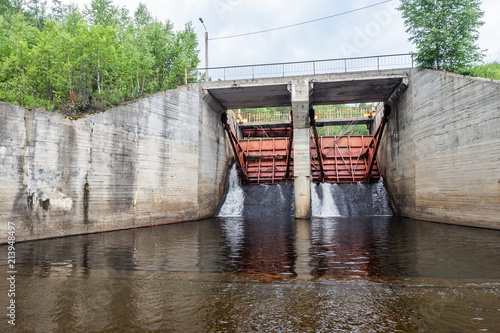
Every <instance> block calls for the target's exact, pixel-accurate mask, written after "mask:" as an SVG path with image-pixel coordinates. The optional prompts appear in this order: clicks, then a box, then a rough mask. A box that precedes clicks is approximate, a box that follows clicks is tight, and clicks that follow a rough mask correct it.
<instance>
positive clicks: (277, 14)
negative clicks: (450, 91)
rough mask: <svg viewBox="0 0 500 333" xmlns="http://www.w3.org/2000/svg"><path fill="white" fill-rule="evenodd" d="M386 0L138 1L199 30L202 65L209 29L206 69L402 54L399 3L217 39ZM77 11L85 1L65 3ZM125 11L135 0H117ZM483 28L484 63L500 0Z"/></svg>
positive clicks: (405, 48)
mask: <svg viewBox="0 0 500 333" xmlns="http://www.w3.org/2000/svg"><path fill="white" fill-rule="evenodd" d="M383 1H384V0H351V1H345V0H309V1H305V0H286V1H285V0H281V1H278V0H143V1H141V2H143V3H145V4H146V5H147V7H148V8H149V10H150V11H151V12H152V14H153V16H155V17H156V18H158V19H160V20H162V21H165V20H166V19H169V20H170V21H171V22H172V23H173V24H174V28H175V30H180V29H182V27H183V26H184V24H185V23H186V22H188V21H192V22H193V26H194V28H195V30H196V33H197V34H198V43H199V49H200V60H201V63H200V67H204V61H205V29H204V27H203V25H202V24H201V22H200V21H199V17H202V18H203V20H204V22H205V25H206V27H207V30H208V33H209V39H212V38H213V40H209V45H208V47H209V51H208V53H209V67H217V66H231V65H247V64H261V63H274V62H287V61H306V60H320V59H334V58H344V57H358V56H359V57H362V56H371V55H383V54H395V53H407V52H410V51H414V47H413V45H412V44H411V43H410V42H408V35H407V34H406V32H405V28H404V25H403V20H402V19H401V13H400V12H398V11H397V10H395V8H396V7H397V6H398V5H399V0H392V1H389V2H387V3H383V4H380V5H377V6H374V7H370V8H367V9H363V10H359V11H356V12H352V13H347V14H343V15H340V16H336V17H332V18H329V19H325V20H320V21H316V22H313V23H309V24H304V25H298V26H294V27H291V28H285V29H279V30H274V31H271V32H266V33H260V34H254V35H247V36H242V37H235V38H227V39H216V38H218V37H226V36H233V35H239V34H245V33H251V32H256V31H261V30H267V29H273V28H277V27H283V26H288V25H294V24H297V23H301V22H305V21H310V20H315V19H320V18H323V17H328V16H332V15H336V14H341V13H344V12H347V11H352V10H356V9H359V8H362V7H366V6H370V5H375V4H377V3H381V2H383ZM62 2H63V3H66V4H68V3H76V4H77V5H78V6H79V7H80V8H83V6H84V5H85V4H88V3H90V0H63V1H62ZM113 3H114V4H115V5H116V6H120V7H122V6H125V7H127V8H128V9H129V10H130V11H131V14H133V12H134V11H135V9H136V8H137V5H138V4H139V1H134V0H115V1H114V2H113ZM482 9H483V11H484V12H485V16H484V18H483V20H484V21H485V25H484V26H483V27H482V28H481V30H480V40H479V46H480V47H481V48H482V49H488V50H487V52H486V54H487V58H486V59H485V60H487V61H493V60H498V61H500V38H499V37H500V36H499V32H500V20H498V14H499V13H500V1H498V0H483V4H482Z"/></svg>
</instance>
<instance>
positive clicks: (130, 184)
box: [0, 84, 232, 242]
mask: <svg viewBox="0 0 500 333" xmlns="http://www.w3.org/2000/svg"><path fill="white" fill-rule="evenodd" d="M224 110H225V109H224V108H223V107H222V106H221V105H220V104H219V103H218V102H217V101H216V100H214V99H213V98H212V97H211V96H210V95H204V94H203V92H202V89H201V88H200V86H199V85H196V84H195V85H189V86H187V87H180V88H178V89H174V90H169V91H165V92H162V93H158V94H155V95H153V96H150V97H148V98H144V99H141V100H137V101H133V102H129V103H125V104H123V105H120V106H118V107H115V108H112V109H110V110H108V111H105V112H102V113H99V114H94V115H87V116H85V117H83V118H81V119H77V120H72V119H70V118H67V117H65V116H63V115H60V114H55V113H51V112H46V111H41V110H33V111H32V110H27V109H24V108H21V107H17V106H13V105H10V104H6V103H2V102H0V119H1V121H0V184H1V186H0V221H2V222H1V223H0V229H1V236H0V242H6V241H7V235H8V234H7V227H8V222H12V223H15V231H16V240H17V241H21V240H29V239H38V238H46V237H55V236H64V235H72V234H79V233H88V232H98V231H104V230H114V229H122V228H131V227H137V226H146V225H152V224H157V223H168V222H174V221H188V220H196V219H202V218H205V217H209V216H211V215H212V214H213V212H214V211H215V210H216V208H217V205H218V204H219V200H220V198H221V196H222V194H223V190H224V181H225V177H226V170H227V166H228V163H229V162H230V160H231V158H232V152H231V150H230V146H228V145H227V144H226V140H225V133H224V129H223V127H222V124H221V121H220V115H221V113H222V112H223V111H224Z"/></svg>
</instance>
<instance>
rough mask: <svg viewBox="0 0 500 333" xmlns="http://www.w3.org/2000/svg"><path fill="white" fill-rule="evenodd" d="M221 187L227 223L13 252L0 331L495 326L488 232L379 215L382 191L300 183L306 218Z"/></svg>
mask: <svg viewBox="0 0 500 333" xmlns="http://www.w3.org/2000/svg"><path fill="white" fill-rule="evenodd" d="M234 180H236V178H234ZM233 185H234V186H235V187H238V188H239V189H236V188H231V186H230V187H229V188H230V190H229V192H228V195H227V200H233V199H234V198H232V196H233V195H234V196H237V197H239V198H240V201H238V202H236V201H234V202H235V203H234V205H238V207H236V208H235V207H225V206H222V208H221V210H220V213H219V215H224V214H227V215H231V216H230V217H223V216H221V217H217V218H212V219H207V220H203V221H195V222H186V223H178V224H171V225H164V226H156V227H151V228H142V229H134V230H124V231H116V232H109V233H101V234H92V235H83V236H75V237H67V238H60V239H50V240H42V241H35V242H27V243H19V244H17V246H16V256H17V262H16V264H17V265H16V267H17V271H18V274H17V280H16V311H17V312H16V319H17V320H16V324H17V325H16V327H11V326H10V325H7V322H6V319H5V316H4V319H2V320H1V322H0V331H2V332H481V331H488V332H499V329H498V328H499V327H500V258H499V253H500V232H499V231H493V230H484V229H474V228H466V227H460V226H452V225H444V224H435V223H427V222H421V221H414V220H410V219H405V218H400V217H394V216H381V215H392V214H391V212H390V209H389V210H388V209H387V208H388V207H389V206H388V205H387V198H386V194H385V192H384V191H383V189H381V188H380V185H371V186H360V184H354V185H351V186H346V187H343V186H336V185H323V184H322V185H312V190H313V192H312V195H313V202H314V204H315V205H316V206H315V208H314V213H315V215H317V216H316V217H313V218H311V219H307V220H295V219H293V218H292V217H291V212H293V206H292V201H293V200H292V194H293V190H292V189H291V187H290V186H288V185H280V186H253V187H248V188H247V187H241V186H239V185H238V184H237V183H236V184H233ZM231 190H232V191H233V192H231ZM357 190H359V191H357ZM353 191H355V192H356V195H354V196H353V197H351V195H352V194H353V193H352V192H353ZM270 198H274V199H275V200H274V201H271V202H266V200H268V199H270ZM227 200H226V201H227ZM352 200H354V201H352ZM241 201H243V202H244V205H241ZM355 202H358V203H359V205H360V206H362V207H355V204H354V203H355ZM231 205H233V204H231ZM378 205H380V207H378ZM385 205H387V206H385ZM346 213H349V214H346ZM374 215H377V216H374ZM6 257H7V249H6V248H5V247H0V260H1V261H0V263H2V267H0V269H1V270H2V271H4V272H6V271H7V267H6ZM7 282H8V281H7V280H6V279H4V278H2V279H1V280H0V290H2V292H1V294H0V304H2V306H7V302H8V299H7V292H5V291H6V290H7V289H8V285H7ZM4 309H5V307H4Z"/></svg>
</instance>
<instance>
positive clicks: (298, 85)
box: [290, 78, 311, 219]
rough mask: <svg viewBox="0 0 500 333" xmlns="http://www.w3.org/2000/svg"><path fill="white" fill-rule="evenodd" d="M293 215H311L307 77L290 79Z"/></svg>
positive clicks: (308, 91)
mask: <svg viewBox="0 0 500 333" xmlns="http://www.w3.org/2000/svg"><path fill="white" fill-rule="evenodd" d="M290 89H291V94H292V96H291V97H292V117H293V147H294V157H293V159H294V190H295V217H296V218H299V219H301V218H309V217H311V162H310V160H311V156H310V150H311V149H310V147H309V126H310V123H309V107H310V99H309V95H310V91H311V89H310V85H309V80H308V79H307V78H303V79H298V80H294V81H292V84H291V85H290Z"/></svg>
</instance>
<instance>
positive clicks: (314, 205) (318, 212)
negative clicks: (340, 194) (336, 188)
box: [311, 183, 341, 217]
mask: <svg viewBox="0 0 500 333" xmlns="http://www.w3.org/2000/svg"><path fill="white" fill-rule="evenodd" d="M311 210H312V215H313V216H318V217H331V216H341V215H340V212H339V209H338V207H337V204H336V203H335V200H334V195H333V193H332V184H327V183H321V184H311Z"/></svg>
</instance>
